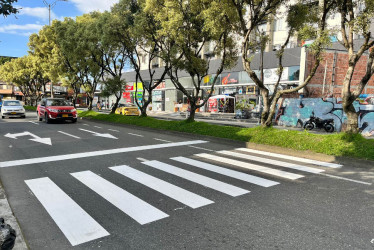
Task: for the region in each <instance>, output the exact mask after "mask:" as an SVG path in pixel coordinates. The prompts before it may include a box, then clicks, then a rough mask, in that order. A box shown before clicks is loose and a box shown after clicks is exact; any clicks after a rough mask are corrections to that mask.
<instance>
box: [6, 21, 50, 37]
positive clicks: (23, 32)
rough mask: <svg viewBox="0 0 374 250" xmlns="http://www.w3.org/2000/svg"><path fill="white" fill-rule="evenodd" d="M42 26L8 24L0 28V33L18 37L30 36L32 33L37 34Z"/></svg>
mask: <svg viewBox="0 0 374 250" xmlns="http://www.w3.org/2000/svg"><path fill="white" fill-rule="evenodd" d="M42 27H43V25H40V24H25V25H18V24H10V25H4V26H0V33H6V34H13V35H20V36H30V35H31V34H32V33H35V32H38V31H39V30H40V29H41V28H42Z"/></svg>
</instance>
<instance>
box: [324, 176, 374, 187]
mask: <svg viewBox="0 0 374 250" xmlns="http://www.w3.org/2000/svg"><path fill="white" fill-rule="evenodd" d="M319 175H323V176H327V177H330V178H335V179H339V180H345V181H351V182H355V183H359V184H364V185H368V186H370V185H371V184H372V183H370V182H364V181H357V180H353V179H349V178H344V177H340V176H336V175H331V174H324V173H320V174H319Z"/></svg>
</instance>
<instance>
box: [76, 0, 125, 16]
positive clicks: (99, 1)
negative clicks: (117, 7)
mask: <svg viewBox="0 0 374 250" xmlns="http://www.w3.org/2000/svg"><path fill="white" fill-rule="evenodd" d="M70 2H73V3H74V4H75V5H76V6H77V8H78V9H79V10H80V11H82V12H83V13H89V12H92V11H105V10H110V7H112V6H113V5H114V4H115V3H118V2H119V0H70Z"/></svg>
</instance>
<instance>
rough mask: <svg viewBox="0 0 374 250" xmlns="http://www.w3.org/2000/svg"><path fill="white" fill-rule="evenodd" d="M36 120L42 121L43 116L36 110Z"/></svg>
mask: <svg viewBox="0 0 374 250" xmlns="http://www.w3.org/2000/svg"><path fill="white" fill-rule="evenodd" d="M37 117H38V121H40V122H41V121H43V118H42V117H41V116H40V114H39V112H37Z"/></svg>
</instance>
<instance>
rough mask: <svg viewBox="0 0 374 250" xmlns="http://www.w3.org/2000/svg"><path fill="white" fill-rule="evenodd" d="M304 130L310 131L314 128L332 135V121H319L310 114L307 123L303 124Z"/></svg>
mask: <svg viewBox="0 0 374 250" xmlns="http://www.w3.org/2000/svg"><path fill="white" fill-rule="evenodd" d="M304 128H305V129H306V130H312V129H314V128H320V129H322V128H323V129H325V131H326V132H328V133H332V132H334V119H321V118H318V117H315V115H314V112H312V115H311V116H310V119H309V121H307V122H305V124H304Z"/></svg>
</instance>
